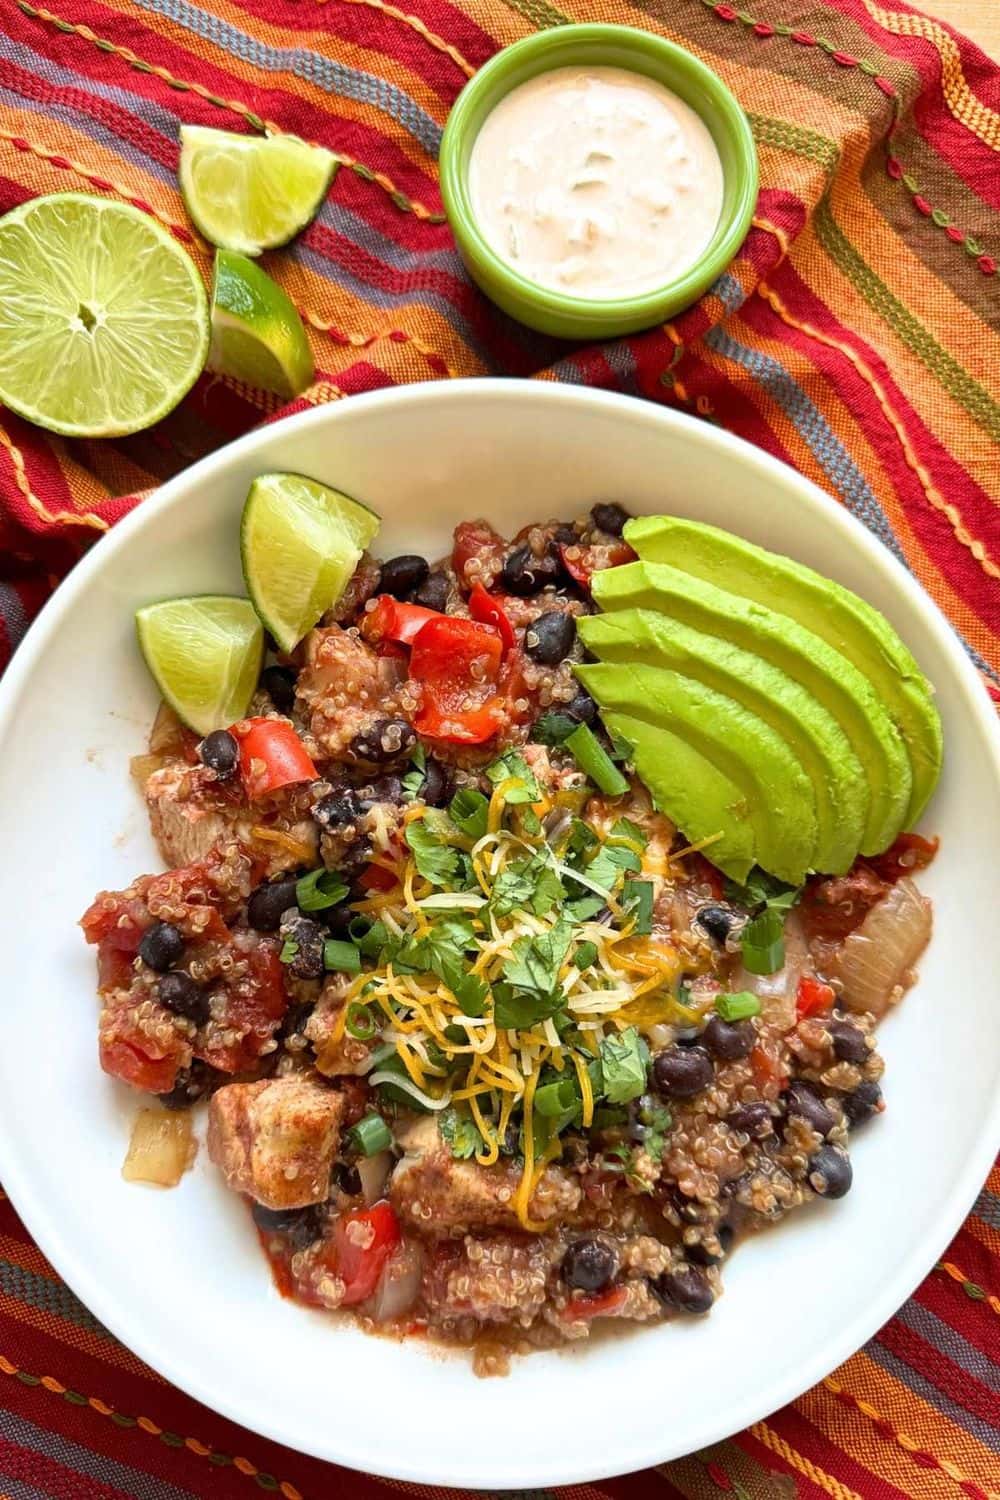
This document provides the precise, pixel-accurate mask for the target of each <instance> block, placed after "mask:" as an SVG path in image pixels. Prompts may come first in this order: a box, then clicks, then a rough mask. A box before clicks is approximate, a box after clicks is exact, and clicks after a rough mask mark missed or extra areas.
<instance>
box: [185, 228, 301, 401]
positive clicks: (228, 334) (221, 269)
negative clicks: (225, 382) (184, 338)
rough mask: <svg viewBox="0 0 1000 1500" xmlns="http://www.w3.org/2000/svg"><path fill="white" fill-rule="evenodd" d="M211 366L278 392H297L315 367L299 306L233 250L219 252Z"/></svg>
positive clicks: (246, 381) (214, 296) (216, 254)
mask: <svg viewBox="0 0 1000 1500" xmlns="http://www.w3.org/2000/svg"><path fill="white" fill-rule="evenodd" d="M208 363H209V365H210V367H211V368H212V369H213V370H218V371H220V373H221V374H223V375H231V376H232V377H233V379H234V380H242V381H243V382H244V384H245V385H253V386H256V387H257V388H258V389H259V390H262V391H274V392H275V394H276V395H278V396H287V397H291V396H298V395H299V394H300V392H302V391H304V390H305V389H306V387H307V386H309V385H311V384H312V380H313V375H314V374H315V369H314V366H313V357H312V351H311V349H310V348H309V340H308V338H307V337H306V331H305V329H304V328H303V326H302V319H301V318H300V317H299V315H298V313H297V311H296V309H295V304H294V302H293V301H292V300H291V298H290V297H288V296H287V295H286V293H285V292H283V291H282V289H281V287H280V286H279V285H278V283H277V282H276V281H272V280H271V278H270V276H266V275H265V274H264V272H263V271H262V270H261V268H260V266H258V265H256V264H255V263H254V262H253V261H252V260H248V259H247V257H246V256H245V255H238V254H237V252H236V251H235V250H217V251H216V252H215V276H214V279H213V283H212V350H211V353H210V354H209V356H208Z"/></svg>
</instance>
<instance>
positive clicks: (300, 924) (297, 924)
mask: <svg viewBox="0 0 1000 1500" xmlns="http://www.w3.org/2000/svg"><path fill="white" fill-rule="evenodd" d="M279 936H280V937H281V939H282V942H283V946H282V950H281V961H282V963H283V964H284V965H285V967H286V968H287V969H288V971H289V973H290V974H294V975H295V977H296V979H320V978H321V977H322V975H323V974H324V973H325V968H324V964H323V945H324V943H325V942H326V933H325V932H324V931H323V928H322V927H321V926H320V924H319V923H318V922H315V921H313V919H312V917H304V916H303V915H302V913H301V912H298V911H295V912H286V913H285V915H284V916H283V917H282V919H281V927H280V928H279Z"/></svg>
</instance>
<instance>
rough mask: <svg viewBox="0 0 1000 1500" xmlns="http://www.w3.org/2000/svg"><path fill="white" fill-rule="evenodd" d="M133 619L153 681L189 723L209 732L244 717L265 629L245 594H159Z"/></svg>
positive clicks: (260, 659)
mask: <svg viewBox="0 0 1000 1500" xmlns="http://www.w3.org/2000/svg"><path fill="white" fill-rule="evenodd" d="M135 625H136V630H137V631H138V634H139V645H140V646H141V648H142V654H143V656H144V657H145V658H146V665H147V667H148V668H149V670H150V672H152V674H153V677H154V678H155V680H156V685H157V687H158V688H159V689H160V692H161V693H162V694H163V697H164V699H165V700H166V702H167V703H168V704H169V705H170V707H171V708H172V709H173V710H174V712H175V713H176V714H177V716H178V718H180V719H183V721H184V723H185V724H187V725H188V727H189V728H191V729H193V730H195V732H196V733H197V734H210V733H211V731H212V730H213V729H222V728H224V727H225V726H226V725H227V724H232V723H234V722H235V721H236V720H237V719H242V718H243V716H244V714H245V713H246V711H247V708H248V707H249V705H250V699H251V698H252V697H253V693H254V689H255V688H256V686H257V679H258V677H259V676H260V664H261V661H262V660H263V656H264V632H263V630H262V629H261V625H260V621H259V619H258V618H257V615H256V612H255V610H254V607H253V605H252V604H251V603H250V601H249V599H234V598H231V597H230V596H229V595H228V594H201V595H195V596H193V597H192V598H188V599H164V600H163V601H162V603H160V604H147V605H145V606H144V607H143V608H142V609H137V610H136V612H135Z"/></svg>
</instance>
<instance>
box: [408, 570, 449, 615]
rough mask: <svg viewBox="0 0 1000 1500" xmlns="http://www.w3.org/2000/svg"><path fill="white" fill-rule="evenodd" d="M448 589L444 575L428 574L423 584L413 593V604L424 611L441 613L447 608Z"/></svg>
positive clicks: (446, 576) (445, 575) (446, 577)
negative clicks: (432, 610) (430, 610)
mask: <svg viewBox="0 0 1000 1500" xmlns="http://www.w3.org/2000/svg"><path fill="white" fill-rule="evenodd" d="M449 592H450V587H449V584H448V575H447V574H446V573H429V574H428V575H427V577H426V578H425V579H424V581H423V583H422V584H420V586H419V587H418V588H416V589H414V591H413V602H414V604H420V605H422V606H423V608H424V609H436V610H438V611H443V610H446V609H447V608H448V594H449Z"/></svg>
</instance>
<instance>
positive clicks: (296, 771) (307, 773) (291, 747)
mask: <svg viewBox="0 0 1000 1500" xmlns="http://www.w3.org/2000/svg"><path fill="white" fill-rule="evenodd" d="M229 732H230V734H232V735H235V737H236V740H237V742H238V744H239V747H240V775H241V776H242V777H243V785H244V787H245V788H246V793H247V796H248V797H249V798H250V799H251V800H256V799H257V798H258V797H266V796H267V795H268V793H269V792H277V791H279V790H280V789H281V787H283V786H293V785H294V784H295V783H296V782H298V781H315V780H316V778H317V776H318V774H319V773H318V771H317V770H316V767H315V766H314V765H313V763H312V760H311V759H310V756H309V753H308V751H307V750H306V747H305V745H303V743H302V741H301V740H300V739H299V736H298V735H297V734H296V732H295V730H294V729H293V728H292V726H291V724H289V723H288V720H287V719H243V720H242V721H241V722H240V723H239V724H233V725H232V726H231V728H230V731H229Z"/></svg>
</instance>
